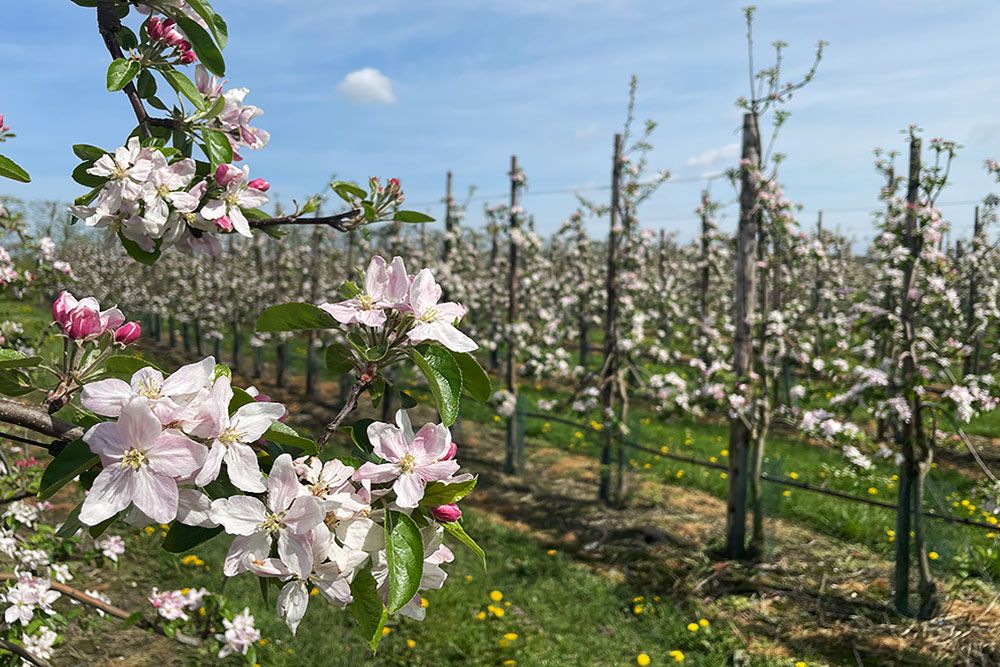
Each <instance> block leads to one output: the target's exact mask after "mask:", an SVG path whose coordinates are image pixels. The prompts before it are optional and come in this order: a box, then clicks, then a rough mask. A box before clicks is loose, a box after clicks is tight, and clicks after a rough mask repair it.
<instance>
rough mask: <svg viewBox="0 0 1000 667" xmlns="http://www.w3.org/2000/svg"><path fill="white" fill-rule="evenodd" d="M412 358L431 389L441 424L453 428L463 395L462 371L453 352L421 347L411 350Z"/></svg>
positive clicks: (438, 347)
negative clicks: (452, 354)
mask: <svg viewBox="0 0 1000 667" xmlns="http://www.w3.org/2000/svg"><path fill="white" fill-rule="evenodd" d="M410 357H411V358H412V359H413V361H414V362H415V363H416V364H417V367H418V368H419V369H420V372H421V373H423V375H424V379H425V380H427V384H428V386H429V387H430V390H431V395H432V396H434V402H435V403H436V404H437V409H438V413H439V414H440V415H441V422H442V423H443V424H444V425H445V426H451V425H452V424H454V423H455V420H456V419H458V407H459V403H460V401H461V395H462V371H461V369H460V368H459V366H458V363H457V362H456V361H455V358H454V357H453V356H451V352H449V351H448V350H446V349H444V348H443V347H441V346H439V345H420V346H419V347H417V348H415V349H411V350H410Z"/></svg>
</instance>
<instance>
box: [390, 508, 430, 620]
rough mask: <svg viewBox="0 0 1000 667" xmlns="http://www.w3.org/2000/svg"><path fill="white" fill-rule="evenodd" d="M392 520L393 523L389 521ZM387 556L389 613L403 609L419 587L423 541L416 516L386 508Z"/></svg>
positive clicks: (422, 566) (421, 573)
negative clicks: (390, 510) (415, 520)
mask: <svg viewBox="0 0 1000 667" xmlns="http://www.w3.org/2000/svg"><path fill="white" fill-rule="evenodd" d="M390 524H391V525H390ZM385 557H386V564H387V566H388V570H389V573H388V574H389V605H388V607H389V613H390V614H394V613H396V612H397V611H399V610H400V609H402V608H403V607H404V606H405V605H406V604H407V603H408V602H409V601H410V600H412V599H413V596H414V595H416V594H417V591H418V590H419V589H420V578H421V577H422V576H423V572H424V544H423V540H422V539H421V537H420V529H419V528H417V524H416V523H414V522H413V519H411V518H410V517H408V516H407V515H405V514H403V513H401V512H387V519H386V522H385Z"/></svg>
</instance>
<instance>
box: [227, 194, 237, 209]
mask: <svg viewBox="0 0 1000 667" xmlns="http://www.w3.org/2000/svg"><path fill="white" fill-rule="evenodd" d="M226 203H227V204H228V205H229V206H230V207H234V206H237V205H239V203H240V201H239V199H237V198H236V193H235V192H230V193H229V194H228V195H226Z"/></svg>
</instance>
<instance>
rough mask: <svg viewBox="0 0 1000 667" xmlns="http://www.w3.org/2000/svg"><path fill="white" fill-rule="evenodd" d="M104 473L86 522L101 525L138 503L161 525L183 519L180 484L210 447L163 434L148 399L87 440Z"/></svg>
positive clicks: (83, 514)
mask: <svg viewBox="0 0 1000 667" xmlns="http://www.w3.org/2000/svg"><path fill="white" fill-rule="evenodd" d="M83 440H84V442H86V443H87V445H89V446H90V450H91V451H92V452H94V453H95V454H97V455H98V456H99V457H100V459H101V464H102V465H103V466H104V469H103V470H102V471H101V473H100V474H99V475H98V476H97V479H96V480H94V485H93V487H92V488H91V489H90V493H88V494H87V497H86V499H85V500H84V501H83V507H82V509H81V510H80V521H81V522H83V523H85V524H87V525H88V526H96V525H97V524H99V523H101V522H102V521H104V520H105V519H110V518H111V517H113V516H114V515H115V514H117V513H118V512H121V511H122V510H124V509H125V508H127V507H128V506H129V505H130V504H134V505H135V507H136V509H138V510H139V511H141V512H142V513H143V514H145V515H146V516H148V517H149V518H151V519H152V520H153V521H156V522H158V523H167V522H169V521H172V520H173V519H174V518H175V517H176V516H177V480H178V479H182V478H184V477H188V476H190V475H191V474H193V473H194V471H195V470H197V469H198V468H199V467H200V466H201V463H202V461H204V459H205V448H204V447H202V446H201V445H199V444H198V443H196V442H194V441H192V440H191V439H189V438H187V437H186V436H184V435H182V434H181V433H180V432H178V431H174V430H172V429H168V430H163V428H162V426H161V425H160V420H159V419H157V418H156V415H154V414H153V411H152V410H151V409H150V407H149V402H148V401H147V400H146V398H144V397H139V398H135V399H133V400H132V401H131V402H130V403H129V404H128V405H126V406H124V407H123V408H122V410H121V415H120V416H119V418H118V421H117V422H102V423H100V424H96V425H94V426H92V427H91V428H90V430H88V431H87V432H86V434H84V436H83Z"/></svg>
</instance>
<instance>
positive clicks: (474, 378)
mask: <svg viewBox="0 0 1000 667" xmlns="http://www.w3.org/2000/svg"><path fill="white" fill-rule="evenodd" d="M451 356H452V357H454V359H455V363H457V364H458V367H459V368H460V369H462V389H464V390H465V393H467V394H468V395H469V396H471V397H472V398H474V399H475V400H477V401H479V402H480V403H486V402H487V401H489V400H490V396H492V395H493V386H492V383H491V382H490V376H489V375H487V374H486V371H484V370H483V367H482V366H480V365H479V362H478V361H476V358H475V357H473V356H472V355H471V354H469V353H468V352H452V353H451Z"/></svg>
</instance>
